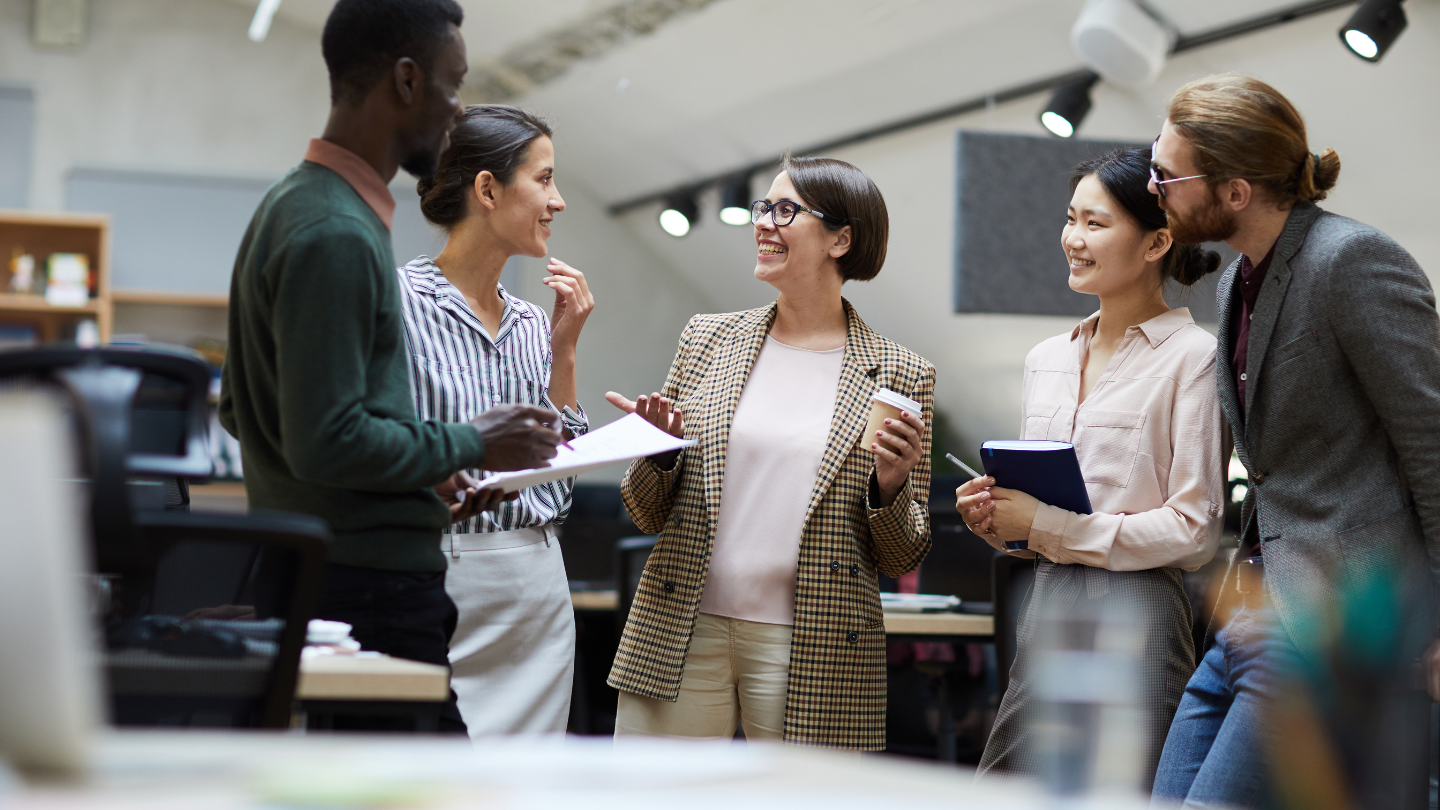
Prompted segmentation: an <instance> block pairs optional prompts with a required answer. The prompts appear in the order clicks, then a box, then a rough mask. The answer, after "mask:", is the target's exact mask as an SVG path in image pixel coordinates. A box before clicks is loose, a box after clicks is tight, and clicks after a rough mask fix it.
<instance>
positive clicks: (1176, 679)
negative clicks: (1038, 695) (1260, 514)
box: [979, 559, 1195, 793]
mask: <svg viewBox="0 0 1440 810" xmlns="http://www.w3.org/2000/svg"><path fill="white" fill-rule="evenodd" d="M1111 596H1115V597H1120V598H1123V599H1126V600H1129V601H1130V602H1133V603H1135V604H1137V605H1138V606H1139V607H1140V608H1141V609H1142V610H1143V611H1144V613H1145V614H1146V615H1147V617H1148V619H1147V621H1146V622H1145V624H1144V625H1143V627H1144V630H1143V631H1142V632H1143V633H1144V636H1145V637H1144V638H1143V639H1142V640H1141V671H1140V682H1139V694H1138V695H1137V696H1136V702H1137V706H1138V707H1139V708H1140V710H1141V711H1142V712H1144V715H1145V720H1144V728H1143V732H1144V734H1145V739H1144V749H1143V750H1144V751H1145V756H1146V761H1145V763H1144V764H1143V769H1142V774H1143V778H1142V784H1141V786H1142V787H1143V788H1144V790H1145V791H1146V792H1147V793H1148V792H1149V790H1150V787H1151V784H1152V783H1153V782H1154V779H1155V768H1156V766H1158V765H1159V764H1160V752H1161V750H1162V749H1163V748H1164V747H1165V735H1166V734H1167V733H1168V732H1169V730H1170V721H1171V720H1172V719H1173V718H1174V717H1175V709H1176V707H1178V706H1179V705H1180V698H1181V696H1182V695H1183V694H1184V692H1185V684H1186V683H1187V682H1188V681H1189V680H1190V676H1191V675H1192V674H1194V672H1195V641H1194V637H1193V635H1192V633H1191V625H1192V614H1191V611H1190V599H1189V597H1187V596H1186V595H1185V588H1184V586H1183V584H1182V583H1181V580H1180V570H1179V569H1177V568H1154V569H1151V570H1148V571H1107V570H1105V569H1103V568H1091V567H1089V566H1085V565H1058V564H1056V563H1052V562H1050V561H1049V560H1044V559H1042V560H1040V561H1039V562H1038V563H1037V564H1036V569H1035V584H1034V585H1033V586H1032V587H1031V590H1030V596H1029V599H1028V601H1027V603H1026V605H1025V608H1024V610H1023V612H1022V613H1021V615H1020V621H1019V623H1018V626H1017V628H1016V637H1015V649H1016V656H1015V665H1014V666H1013V667H1012V668H1011V670H1010V685H1009V687H1008V688H1007V689H1006V690H1005V695H1004V697H1003V698H1001V700H1000V709H999V711H998V712H997V713H996V716H995V726H994V728H993V729H992V730H991V732H990V739H989V741H988V742H986V744H985V753H984V754H983V755H981V757H980V768H979V775H981V776H983V775H985V774H987V773H990V772H1007V773H1023V774H1038V773H1039V769H1040V764H1039V763H1038V762H1037V761H1036V760H1035V758H1034V756H1033V754H1032V753H1031V749H1032V746H1031V736H1030V735H1031V733H1032V731H1031V730H1032V729H1033V728H1034V725H1035V720H1036V716H1035V712H1034V710H1035V706H1034V701H1033V689H1034V682H1033V677H1032V674H1031V673H1030V672H1029V671H1028V670H1029V666H1028V661H1027V658H1028V656H1027V655H1026V651H1027V649H1030V648H1031V645H1032V644H1034V643H1035V641H1036V638H1037V631H1038V626H1039V623H1040V617H1041V616H1042V615H1045V614H1046V612H1047V611H1054V610H1065V609H1066V608H1070V607H1074V606H1077V605H1079V604H1081V603H1082V602H1084V601H1086V600H1103V599H1106V598H1107V597H1111Z"/></svg>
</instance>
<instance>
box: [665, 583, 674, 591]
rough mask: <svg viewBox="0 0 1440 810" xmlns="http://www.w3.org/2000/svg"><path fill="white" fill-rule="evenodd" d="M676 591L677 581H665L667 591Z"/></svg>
mask: <svg viewBox="0 0 1440 810" xmlns="http://www.w3.org/2000/svg"><path fill="white" fill-rule="evenodd" d="M674 592H675V583H673V582H667V583H665V593H674Z"/></svg>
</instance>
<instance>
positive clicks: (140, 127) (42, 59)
mask: <svg viewBox="0 0 1440 810" xmlns="http://www.w3.org/2000/svg"><path fill="white" fill-rule="evenodd" d="M32 4H33V0H0V83H3V84H17V85H28V86H30V87H32V88H33V89H34V92H35V101H36V124H35V150H34V153H35V156H34V162H33V166H32V175H31V182H30V206H31V207H32V208H35V209H43V210H61V209H63V208H64V203H65V200H64V178H65V176H66V173H67V172H68V171H69V170H70V169H71V168H72V167H74V166H103V167H108V168H118V169H145V170H157V171H165V172H180V173H193V174H202V175H221V176H227V175H228V176H240V177H255V178H262V179H267V180H269V179H274V178H277V177H279V176H280V175H281V174H283V173H284V172H285V171H286V170H287V169H289V168H290V167H291V166H293V165H295V163H296V162H298V161H299V159H300V157H301V155H302V154H303V153H304V150H305V146H306V143H307V141H308V140H309V139H310V138H311V137H315V136H316V135H318V134H319V133H320V131H321V130H322V129H323V127H324V124H325V117H326V114H327V112H328V109H329V86H328V82H327V80H326V73H325V65H324V61H323V60H322V59H321V56H320V41H319V35H318V33H317V32H315V31H314V30H311V29H308V28H304V27H298V26H295V25H291V24H288V23H287V22H286V21H285V20H284V19H283V18H277V20H276V21H275V24H274V25H273V27H272V28H271V30H270V35H269V37H268V38H267V39H266V40H265V42H263V43H258V44H257V43H253V42H251V41H249V40H248V39H247V38H246V36H245V31H246V28H247V27H248V25H249V22H250V14H251V13H252V12H251V11H250V10H249V9H248V8H247V7H246V6H244V5H241V4H232V3H220V2H212V1H211V0H90V2H89V7H90V17H89V31H88V36H87V39H86V42H85V44H84V45H83V46H81V47H79V48H76V49H67V50H46V49H39V48H36V47H35V46H34V45H33V44H32V43H31V39H30V13H31V8H32ZM566 137H567V134H566V133H565V132H564V131H563V130H562V131H560V132H558V133H557V137H556V141H557V149H558V151H559V158H560V160H561V161H562V163H561V171H560V174H559V177H558V180H559V183H560V187H561V190H562V192H563V193H564V195H565V197H566V200H567V203H568V204H569V208H568V210H566V211H565V212H564V213H562V214H561V215H560V216H559V217H558V219H557V221H556V223H555V236H554V238H553V239H552V240H551V243H550V247H551V251H552V255H556V256H559V257H561V258H563V259H565V260H566V261H568V262H570V263H571V264H573V265H575V266H577V267H579V268H581V269H582V270H584V271H585V272H586V273H587V275H588V276H589V278H590V280H591V284H592V288H593V290H594V293H595V297H596V300H597V310H596V312H595V314H594V316H593V317H592V318H591V320H590V322H589V324H588V325H587V327H586V329H585V333H584V337H583V344H582V348H581V355H580V371H579V383H580V398H581V402H582V403H583V404H584V405H585V406H586V407H587V409H588V410H589V411H590V413H591V414H592V421H593V422H594V423H595V424H597V425H598V424H603V423H605V422H608V421H611V420H612V419H614V418H615V417H616V416H618V415H619V412H618V411H615V410H614V409H613V408H612V407H611V406H609V405H608V404H606V403H605V401H604V393H605V391H606V390H608V389H611V388H614V389H617V390H621V391H624V392H626V393H628V394H630V395H631V396H634V395H635V394H636V393H637V392H640V391H641V390H644V391H650V390H652V389H654V388H656V387H658V386H659V385H660V383H661V382H662V381H663V379H664V375H665V370H666V369H667V368H668V367H669V364H670V359H671V357H673V355H674V351H675V341H676V338H677V337H678V335H679V333H680V329H681V328H682V327H683V326H684V324H685V321H686V320H687V319H688V318H689V317H690V315H692V314H694V313H696V312H701V311H710V310H714V309H716V306H717V305H716V304H715V303H714V302H713V300H712V299H711V298H710V297H709V296H708V295H706V294H705V293H703V292H701V291H700V289H699V288H698V287H696V286H695V285H694V284H692V283H691V282H690V281H688V280H687V279H685V278H684V277H682V276H680V275H678V274H676V273H675V272H674V271H672V270H671V269H670V268H669V267H667V266H666V263H665V262H664V261H663V260H662V259H660V258H659V257H658V256H656V255H655V254H654V253H653V252H652V251H651V250H650V249H649V248H647V247H646V246H645V244H644V243H643V242H642V241H641V240H637V239H635V238H634V236H633V234H630V233H629V232H628V231H627V230H626V229H625V228H624V227H623V226H622V225H620V224H619V223H616V222H615V221H613V220H611V219H610V218H609V217H607V216H606V215H605V213H604V210H603V205H602V203H601V202H599V201H598V200H597V199H596V198H595V197H594V195H593V194H591V193H590V192H589V191H587V190H586V189H585V188H583V187H580V186H579V185H576V184H575V183H574V182H568V183H567V181H566V177H565V174H564V165H563V161H564V156H565V152H564V150H565V143H566ZM404 185H408V186H409V189H406V188H401V186H404ZM411 189H413V180H411V179H410V178H408V177H405V176H403V175H402V176H400V177H397V178H396V189H395V190H396V192H397V200H399V201H400V202H401V204H404V205H414V203H415V197H414V193H413V190H411ZM417 216H418V215H417ZM412 219H413V217H412ZM410 224H413V223H410ZM401 236H402V235H401V234H398V233H397V248H398V249H401V250H402V251H403V250H407V249H408V250H412V251H413V250H416V249H418V248H416V247H414V246H413V245H414V244H419V242H421V241H424V240H423V239H420V238H419V237H421V236H423V233H421V232H419V231H417V229H416V228H407V230H406V233H405V234H404V235H403V236H405V239H403V240H402V239H401V238H400V237H401ZM417 240H418V241H417ZM400 241H405V243H406V244H405V245H401V244H399V242H400ZM157 249H163V246H157ZM432 252H433V251H432ZM543 268H544V262H543V261H541V260H524V261H518V262H516V265H515V266H514V267H512V268H511V269H510V270H508V271H507V279H508V278H512V277H515V275H516V274H517V272H518V273H519V274H520V275H521V276H523V279H524V280H523V281H522V282H521V283H520V284H519V285H517V286H519V287H520V289H518V290H515V292H516V293H518V294H520V295H522V296H525V297H529V298H531V299H532V300H536V301H539V302H541V303H542V304H544V305H545V306H547V307H548V306H550V305H551V303H552V302H553V295H552V294H551V293H550V291H549V290H548V289H546V288H544V287H543V286H542V285H541V284H540V283H539V279H540V277H541V274H542V273H543ZM116 332H118V333H144V334H148V335H149V336H150V337H151V338H152V339H157V340H165V341H169V342H176V343H184V342H187V341H188V340H190V339H192V338H194V337H202V336H210V337H223V336H224V334H225V332H224V313H223V311H220V310H217V309H197V308H181V307H169V306H151V305H134V304H122V305H119V306H118V307H117V313H116ZM621 473H623V470H620V469H617V470H610V471H603V472H602V473H598V474H596V475H595V476H594V478H595V479H597V480H618V476H619V475H620V474H621Z"/></svg>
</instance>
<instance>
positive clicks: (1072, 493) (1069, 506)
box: [980, 440, 1090, 549]
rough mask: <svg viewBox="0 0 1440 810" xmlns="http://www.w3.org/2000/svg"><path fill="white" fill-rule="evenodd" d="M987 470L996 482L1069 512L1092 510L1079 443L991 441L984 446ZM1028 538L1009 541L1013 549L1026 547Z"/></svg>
mask: <svg viewBox="0 0 1440 810" xmlns="http://www.w3.org/2000/svg"><path fill="white" fill-rule="evenodd" d="M980 460H981V461H982V462H984V463H985V474H986V475H988V476H990V477H991V478H994V479H995V486H997V487H1004V488H1006V489H1018V490H1020V491H1021V492H1023V493H1025V494H1027V495H1030V496H1031V497H1033V498H1035V499H1036V500H1038V501H1040V502H1041V503H1047V504H1049V505H1051V506H1057V507H1059V508H1061V509H1064V510H1065V511H1067V512H1076V513H1079V514H1082V515H1088V514H1090V493H1088V492H1086V491H1085V479H1084V478H1083V477H1081V475H1080V461H1079V459H1077V458H1076V457H1075V445H1073V444H1068V443H1066V442H1045V441H1024V440H1013V441H990V442H985V443H984V444H982V445H981V446H980ZM1025 546H1026V542H1025V541H1024V540H1021V541H1018V542H1006V543H1005V547H1006V548H1009V549H1022V548H1025Z"/></svg>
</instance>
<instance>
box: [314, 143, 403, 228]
mask: <svg viewBox="0 0 1440 810" xmlns="http://www.w3.org/2000/svg"><path fill="white" fill-rule="evenodd" d="M305 160H307V161H309V162H310V163H317V164H319V165H321V166H324V167H325V168H327V169H329V170H330V171H332V172H335V173H336V174H338V175H340V179H341V180H344V181H345V182H346V183H349V184H350V188H353V189H355V193H356V194H359V195H360V199H362V200H364V201H365V204H366V205H368V206H370V210H372V211H374V212H375V216H377V217H379V218H380V221H381V222H382V223H384V224H385V230H387V231H388V230H390V226H391V223H393V222H394V221H395V198H394V197H393V196H391V195H390V189H389V188H388V187H386V185H385V180H384V179H383V178H381V177H380V173H379V172H377V171H375V167H374V166H371V165H370V164H369V163H366V162H365V160H364V159H363V158H361V157H360V156H359V155H357V154H355V153H354V152H351V151H350V150H349V149H346V148H345V147H343V146H340V145H339V144H335V143H331V142H330V141H327V140H323V139H321V138H311V139H310V148H308V149H306V150H305Z"/></svg>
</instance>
